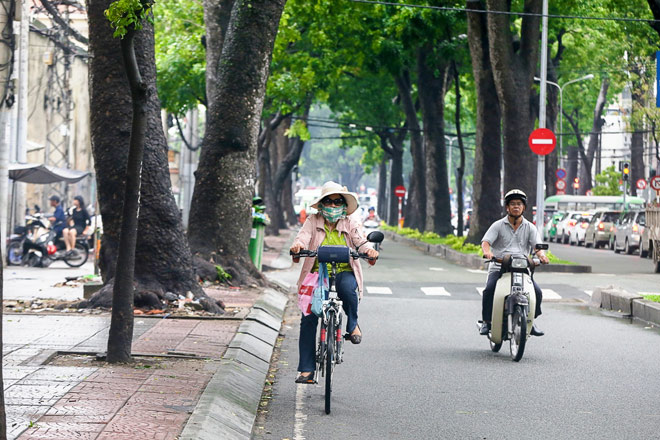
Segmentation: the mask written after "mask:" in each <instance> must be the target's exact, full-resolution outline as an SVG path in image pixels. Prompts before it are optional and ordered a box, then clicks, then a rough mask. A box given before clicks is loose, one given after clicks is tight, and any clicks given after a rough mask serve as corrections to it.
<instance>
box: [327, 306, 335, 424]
mask: <svg viewBox="0 0 660 440" xmlns="http://www.w3.org/2000/svg"><path fill="white" fill-rule="evenodd" d="M326 338H327V343H326V353H325V413H326V414H330V396H331V395H332V373H333V372H334V367H335V338H336V329H335V312H334V310H331V311H329V312H328V329H327V331H326Z"/></svg>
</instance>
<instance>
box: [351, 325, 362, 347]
mask: <svg viewBox="0 0 660 440" xmlns="http://www.w3.org/2000/svg"><path fill="white" fill-rule="evenodd" d="M355 327H356V328H358V329H359V330H360V334H359V335H349V336H348V337H349V339H350V340H351V342H352V343H353V344H356V345H357V344H359V343H360V342H362V329H361V328H360V326H359V325H356V326H355ZM354 330H355V329H354Z"/></svg>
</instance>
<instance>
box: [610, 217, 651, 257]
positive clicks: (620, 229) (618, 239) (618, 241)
mask: <svg viewBox="0 0 660 440" xmlns="http://www.w3.org/2000/svg"><path fill="white" fill-rule="evenodd" d="M645 217H646V213H645V212H644V211H627V212H625V213H622V214H621V217H619V220H617V221H616V223H614V252H616V253H617V254H618V253H619V252H621V251H623V252H625V253H626V254H628V255H630V254H632V253H633V252H635V251H636V250H637V249H639V244H640V242H641V236H642V229H643V228H644V222H645Z"/></svg>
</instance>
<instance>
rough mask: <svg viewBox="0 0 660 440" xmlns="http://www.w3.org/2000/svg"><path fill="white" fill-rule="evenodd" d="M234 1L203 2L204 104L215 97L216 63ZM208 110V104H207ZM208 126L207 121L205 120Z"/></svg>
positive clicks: (206, 0)
mask: <svg viewBox="0 0 660 440" xmlns="http://www.w3.org/2000/svg"><path fill="white" fill-rule="evenodd" d="M234 1H235V0H203V5H204V26H205V27H206V35H205V36H204V41H205V43H206V44H205V47H206V102H207V103H208V102H209V101H208V100H209V99H211V97H212V96H215V92H216V88H217V83H218V63H219V62H220V55H221V54H222V47H223V46H224V42H225V35H226V34H227V28H228V27H229V19H230V18H231V10H232V8H233V6H234ZM207 108H208V104H207ZM207 124H208V119H207Z"/></svg>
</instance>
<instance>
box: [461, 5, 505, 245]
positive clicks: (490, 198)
mask: <svg viewBox="0 0 660 440" xmlns="http://www.w3.org/2000/svg"><path fill="white" fill-rule="evenodd" d="M467 7H468V8H471V9H484V6H483V4H482V2H481V1H480V0H468V2H467ZM467 18H468V42H469V45H470V57H471V59H472V71H473V73H474V81H475V86H476V89H477V121H476V125H477V127H476V128H477V133H476V139H475V142H476V148H475V155H474V185H473V189H472V216H471V218H470V232H469V233H468V236H467V238H466V241H467V242H469V243H479V242H480V241H481V238H482V237H483V236H484V234H485V233H486V230H488V228H489V227H490V225H491V224H492V223H493V222H494V221H495V220H497V219H498V218H499V217H500V216H501V214H502V206H501V205H500V203H499V201H500V199H501V191H500V185H501V177H500V171H501V167H500V164H501V154H502V143H501V138H502V131H501V111H500V105H499V101H498V98H497V92H496V90H495V82H494V79H493V70H492V66H491V63H490V55H489V44H488V32H487V28H486V22H487V19H486V15H485V14H481V13H476V12H468V13H467Z"/></svg>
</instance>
